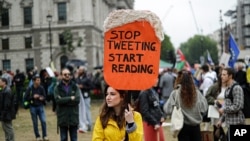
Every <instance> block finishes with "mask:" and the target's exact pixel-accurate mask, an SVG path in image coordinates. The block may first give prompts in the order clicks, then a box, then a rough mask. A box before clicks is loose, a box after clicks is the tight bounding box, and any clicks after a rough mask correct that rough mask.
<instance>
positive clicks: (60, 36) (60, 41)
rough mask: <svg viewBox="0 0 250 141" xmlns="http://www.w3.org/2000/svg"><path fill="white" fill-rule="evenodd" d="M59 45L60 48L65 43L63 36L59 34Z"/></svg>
mask: <svg viewBox="0 0 250 141" xmlns="http://www.w3.org/2000/svg"><path fill="white" fill-rule="evenodd" d="M59 45H61V46H63V45H66V41H65V39H64V36H63V34H59Z"/></svg>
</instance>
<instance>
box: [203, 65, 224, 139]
mask: <svg viewBox="0 0 250 141" xmlns="http://www.w3.org/2000/svg"><path fill="white" fill-rule="evenodd" d="M221 69H222V68H221V67H216V69H215V71H216V73H217V74H218V76H217V78H218V80H217V82H215V83H214V84H213V85H212V86H211V87H209V89H208V90H207V94H206V99H207V102H208V105H213V106H214V107H215V108H221V107H223V106H224V99H225V96H224V93H225V90H226V86H225V84H224V83H222V82H221V77H220V75H221V73H220V70H221ZM218 120H219V118H211V124H212V125H213V128H214V130H213V134H214V141H219V140H223V141H224V140H225V133H224V130H223V128H222V127H219V128H217V126H216V124H217V122H218Z"/></svg>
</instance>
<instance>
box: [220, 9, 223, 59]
mask: <svg viewBox="0 0 250 141" xmlns="http://www.w3.org/2000/svg"><path fill="white" fill-rule="evenodd" d="M222 24H223V20H222V16H221V10H220V26H221V28H220V46H221V54H222V53H223V50H224V49H223V29H222Z"/></svg>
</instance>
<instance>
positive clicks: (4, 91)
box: [0, 78, 16, 141]
mask: <svg viewBox="0 0 250 141" xmlns="http://www.w3.org/2000/svg"><path fill="white" fill-rule="evenodd" d="M7 84H8V80H7V79H6V78H0V88H1V91H0V121H1V123H2V128H3V131H4V133H5V140H6V141H15V135H14V129H13V126H12V120H13V119H15V113H16V112H15V107H14V103H13V102H14V99H13V97H14V95H13V94H12V92H11V89H10V87H9V86H8V85H7Z"/></svg>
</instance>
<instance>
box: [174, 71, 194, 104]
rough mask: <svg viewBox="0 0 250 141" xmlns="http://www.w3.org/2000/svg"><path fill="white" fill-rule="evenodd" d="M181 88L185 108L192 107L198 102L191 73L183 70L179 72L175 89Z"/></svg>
mask: <svg viewBox="0 0 250 141" xmlns="http://www.w3.org/2000/svg"><path fill="white" fill-rule="evenodd" d="M179 85H180V86H181V90H180V95H181V100H182V102H183V104H184V106H185V107H192V106H193V105H194V104H195V101H196V95H197V94H196V88H195V85H194V80H193V77H192V74H191V72H190V71H186V70H182V71H179V72H178V75H177V78H176V81H175V88H178V86H179Z"/></svg>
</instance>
